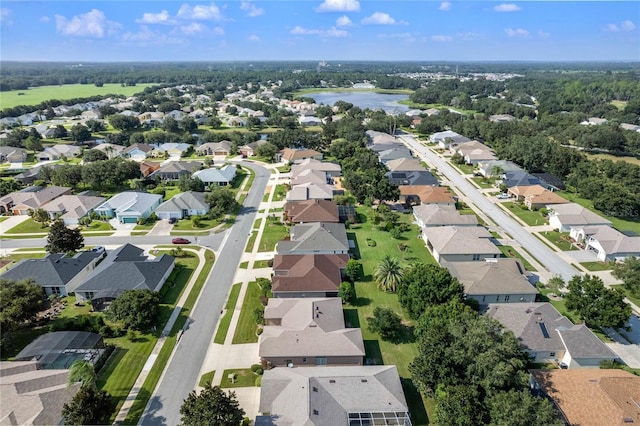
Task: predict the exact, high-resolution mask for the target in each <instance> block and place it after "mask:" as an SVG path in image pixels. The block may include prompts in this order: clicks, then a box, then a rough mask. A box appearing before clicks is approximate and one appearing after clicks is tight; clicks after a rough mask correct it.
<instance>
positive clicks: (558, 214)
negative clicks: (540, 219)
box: [546, 203, 611, 232]
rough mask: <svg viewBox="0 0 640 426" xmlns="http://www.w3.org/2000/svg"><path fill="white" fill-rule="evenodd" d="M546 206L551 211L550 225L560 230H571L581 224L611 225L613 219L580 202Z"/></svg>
mask: <svg viewBox="0 0 640 426" xmlns="http://www.w3.org/2000/svg"><path fill="white" fill-rule="evenodd" d="M546 208H547V210H548V211H549V225H551V227H552V228H553V229H557V230H558V231H560V232H569V231H570V230H571V227H579V226H595V225H604V226H611V221H609V220H607V219H605V218H603V217H602V216H600V215H597V214H595V213H594V212H592V211H591V210H588V209H586V208H584V207H582V206H581V205H580V204H576V203H566V204H553V205H548V206H546Z"/></svg>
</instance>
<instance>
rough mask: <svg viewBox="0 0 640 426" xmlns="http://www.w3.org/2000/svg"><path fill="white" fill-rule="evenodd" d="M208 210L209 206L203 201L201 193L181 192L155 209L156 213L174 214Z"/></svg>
mask: <svg viewBox="0 0 640 426" xmlns="http://www.w3.org/2000/svg"><path fill="white" fill-rule="evenodd" d="M190 209H193V210H209V204H208V203H207V202H206V201H205V200H204V193H203V192H193V191H187V192H181V193H179V194H176V195H174V196H173V197H171V199H169V200H167V201H165V202H164V203H162V204H160V205H159V206H158V207H157V208H156V210H155V211H156V212H174V211H179V212H182V211H183V210H190Z"/></svg>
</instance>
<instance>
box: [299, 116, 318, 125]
mask: <svg viewBox="0 0 640 426" xmlns="http://www.w3.org/2000/svg"><path fill="white" fill-rule="evenodd" d="M298 123H300V125H301V126H302V127H308V126H320V125H321V124H322V120H320V119H319V118H318V117H312V116H304V117H299V118H298Z"/></svg>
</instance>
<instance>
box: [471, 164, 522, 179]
mask: <svg viewBox="0 0 640 426" xmlns="http://www.w3.org/2000/svg"><path fill="white" fill-rule="evenodd" d="M517 171H524V169H523V168H522V167H520V166H518V165H517V164H516V163H514V162H513V161H508V160H491V161H480V162H479V163H478V172H479V173H480V174H481V175H482V176H484V177H486V178H490V177H500V176H502V175H503V174H505V173H506V172H517Z"/></svg>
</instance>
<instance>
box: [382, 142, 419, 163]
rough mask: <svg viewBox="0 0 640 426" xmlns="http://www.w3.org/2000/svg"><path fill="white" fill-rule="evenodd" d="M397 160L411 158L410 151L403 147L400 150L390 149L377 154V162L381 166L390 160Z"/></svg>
mask: <svg viewBox="0 0 640 426" xmlns="http://www.w3.org/2000/svg"><path fill="white" fill-rule="evenodd" d="M399 158H412V156H411V151H410V150H409V149H408V148H407V147H405V146H403V147H401V148H392V149H388V150H386V151H380V152H378V160H379V161H380V162H381V163H382V164H386V163H387V162H389V161H391V160H397V159H399Z"/></svg>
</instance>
